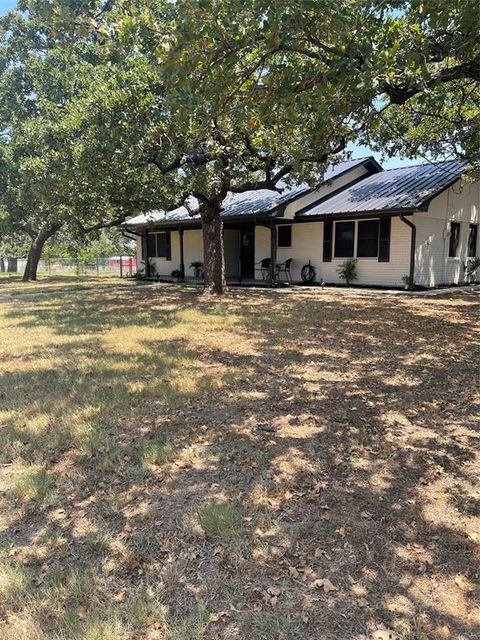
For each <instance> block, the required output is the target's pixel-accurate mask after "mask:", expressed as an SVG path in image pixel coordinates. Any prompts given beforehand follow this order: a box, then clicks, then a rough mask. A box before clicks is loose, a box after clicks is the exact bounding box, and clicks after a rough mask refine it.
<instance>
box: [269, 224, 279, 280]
mask: <svg viewBox="0 0 480 640" xmlns="http://www.w3.org/2000/svg"><path fill="white" fill-rule="evenodd" d="M276 265H277V228H276V227H275V224H272V226H271V227H270V283H271V286H272V287H273V286H274V283H275V267H276Z"/></svg>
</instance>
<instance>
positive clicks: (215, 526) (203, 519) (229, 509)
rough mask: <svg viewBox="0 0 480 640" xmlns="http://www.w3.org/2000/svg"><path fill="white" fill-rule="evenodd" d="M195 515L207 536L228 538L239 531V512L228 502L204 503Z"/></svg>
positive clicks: (234, 535)
mask: <svg viewBox="0 0 480 640" xmlns="http://www.w3.org/2000/svg"><path fill="white" fill-rule="evenodd" d="M197 517H198V522H199V524H200V526H201V527H202V529H203V530H204V531H205V535H207V536H208V537H211V538H218V539H220V540H229V539H232V538H235V537H236V536H238V535H240V533H241V527H242V516H241V513H240V512H239V511H238V509H236V508H235V507H233V506H232V505H230V504H228V503H223V502H214V503H212V504H208V505H205V506H204V507H201V508H200V509H199V510H198V512H197Z"/></svg>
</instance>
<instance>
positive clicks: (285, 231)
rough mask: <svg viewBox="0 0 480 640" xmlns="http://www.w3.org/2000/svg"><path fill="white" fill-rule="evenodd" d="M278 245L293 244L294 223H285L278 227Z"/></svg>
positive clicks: (286, 245)
mask: <svg viewBox="0 0 480 640" xmlns="http://www.w3.org/2000/svg"><path fill="white" fill-rule="evenodd" d="M278 246H279V247H291V246H292V225H291V224H284V225H282V226H280V227H278Z"/></svg>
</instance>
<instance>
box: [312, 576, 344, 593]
mask: <svg viewBox="0 0 480 640" xmlns="http://www.w3.org/2000/svg"><path fill="white" fill-rule="evenodd" d="M312 586H313V587H317V588H318V589H322V588H323V590H324V591H325V593H330V592H331V591H338V589H337V587H336V586H335V585H333V584H332V583H331V582H330V580H329V579H328V578H322V579H321V580H315V582H314V583H313V584H312Z"/></svg>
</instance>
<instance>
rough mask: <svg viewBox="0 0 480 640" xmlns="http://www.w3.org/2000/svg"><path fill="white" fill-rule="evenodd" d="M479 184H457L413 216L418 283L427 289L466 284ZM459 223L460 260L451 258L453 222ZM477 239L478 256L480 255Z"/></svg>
mask: <svg viewBox="0 0 480 640" xmlns="http://www.w3.org/2000/svg"><path fill="white" fill-rule="evenodd" d="M479 208H480V183H479V182H478V181H477V182H465V181H463V180H458V181H457V182H456V183H455V184H454V185H453V186H452V187H450V188H449V189H447V190H446V191H444V192H443V193H441V194H439V195H438V196H437V197H436V198H434V199H433V200H432V202H431V203H430V206H429V207H428V211H426V212H419V213H416V214H415V215H414V216H413V222H414V224H415V225H416V227H417V241H416V251H415V282H416V284H418V285H421V286H425V287H436V286H439V285H443V284H461V283H462V282H464V281H465V262H466V261H467V253H468V235H469V231H470V224H471V223H473V224H479ZM452 221H453V222H460V243H459V251H458V256H457V257H455V258H449V257H448V250H449V242H450V239H449V225H450V222H452ZM479 241H480V239H479V238H477V255H478V253H479V249H480V247H479Z"/></svg>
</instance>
